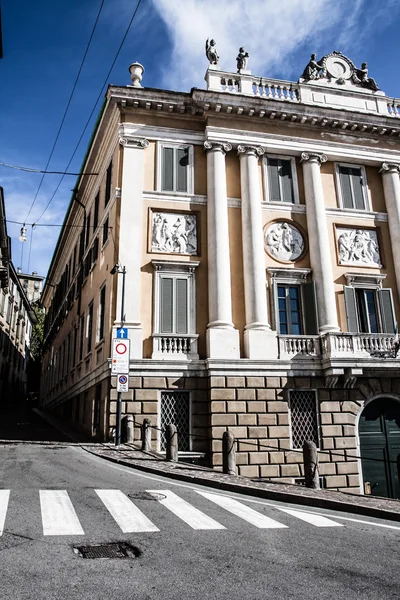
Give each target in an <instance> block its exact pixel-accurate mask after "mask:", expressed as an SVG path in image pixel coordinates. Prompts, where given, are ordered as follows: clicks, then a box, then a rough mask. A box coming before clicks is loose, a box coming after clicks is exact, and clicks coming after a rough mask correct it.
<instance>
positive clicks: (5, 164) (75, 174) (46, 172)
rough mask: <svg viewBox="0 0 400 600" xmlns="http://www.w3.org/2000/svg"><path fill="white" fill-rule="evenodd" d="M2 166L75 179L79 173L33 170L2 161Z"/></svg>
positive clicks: (0, 164) (0, 163) (0, 162)
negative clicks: (73, 177)
mask: <svg viewBox="0 0 400 600" xmlns="http://www.w3.org/2000/svg"><path fill="white" fill-rule="evenodd" d="M0 166H2V167H8V168H9V169H17V170H19V171H26V172H27V173H44V174H45V175H74V176H75V177H76V176H78V175H79V173H66V172H65V171H45V170H44V169H33V168H31V167H21V166H20V165H10V164H9V163H5V162H2V161H1V160H0ZM86 175H98V173H86Z"/></svg>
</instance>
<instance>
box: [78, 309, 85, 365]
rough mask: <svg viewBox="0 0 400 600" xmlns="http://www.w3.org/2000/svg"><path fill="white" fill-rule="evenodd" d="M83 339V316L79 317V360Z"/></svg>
mask: <svg viewBox="0 0 400 600" xmlns="http://www.w3.org/2000/svg"><path fill="white" fill-rule="evenodd" d="M84 337H85V315H82V316H81V320H80V328H79V360H82V358H83V340H84Z"/></svg>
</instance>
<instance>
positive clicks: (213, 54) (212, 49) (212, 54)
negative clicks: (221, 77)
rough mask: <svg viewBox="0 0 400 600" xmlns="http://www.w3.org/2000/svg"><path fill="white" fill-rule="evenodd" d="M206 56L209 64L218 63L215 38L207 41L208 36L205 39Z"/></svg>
mask: <svg viewBox="0 0 400 600" xmlns="http://www.w3.org/2000/svg"><path fill="white" fill-rule="evenodd" d="M206 56H207V58H208V60H209V63H210V64H211V65H218V62H219V56H218V52H217V48H216V46H215V40H211V41H210V42H209V41H208V38H207V39H206Z"/></svg>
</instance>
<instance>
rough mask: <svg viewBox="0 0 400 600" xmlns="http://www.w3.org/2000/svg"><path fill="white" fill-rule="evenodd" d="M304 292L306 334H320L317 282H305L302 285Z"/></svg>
mask: <svg viewBox="0 0 400 600" xmlns="http://www.w3.org/2000/svg"><path fill="white" fill-rule="evenodd" d="M301 289H302V293H303V306H304V324H305V332H306V335H317V334H318V314H317V298H316V295H315V282H314V281H312V282H311V283H305V284H303V285H302V286H301Z"/></svg>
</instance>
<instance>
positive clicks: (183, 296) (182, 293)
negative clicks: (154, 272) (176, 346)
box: [176, 279, 188, 333]
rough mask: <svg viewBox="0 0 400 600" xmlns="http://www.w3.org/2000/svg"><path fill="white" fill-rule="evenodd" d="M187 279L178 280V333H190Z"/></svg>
mask: <svg viewBox="0 0 400 600" xmlns="http://www.w3.org/2000/svg"><path fill="white" fill-rule="evenodd" d="M187 288H188V280H187V279H177V280H176V333H187V332H188V319H187V313H188V310H187V309H188V301H187V300H188V299H187Z"/></svg>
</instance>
